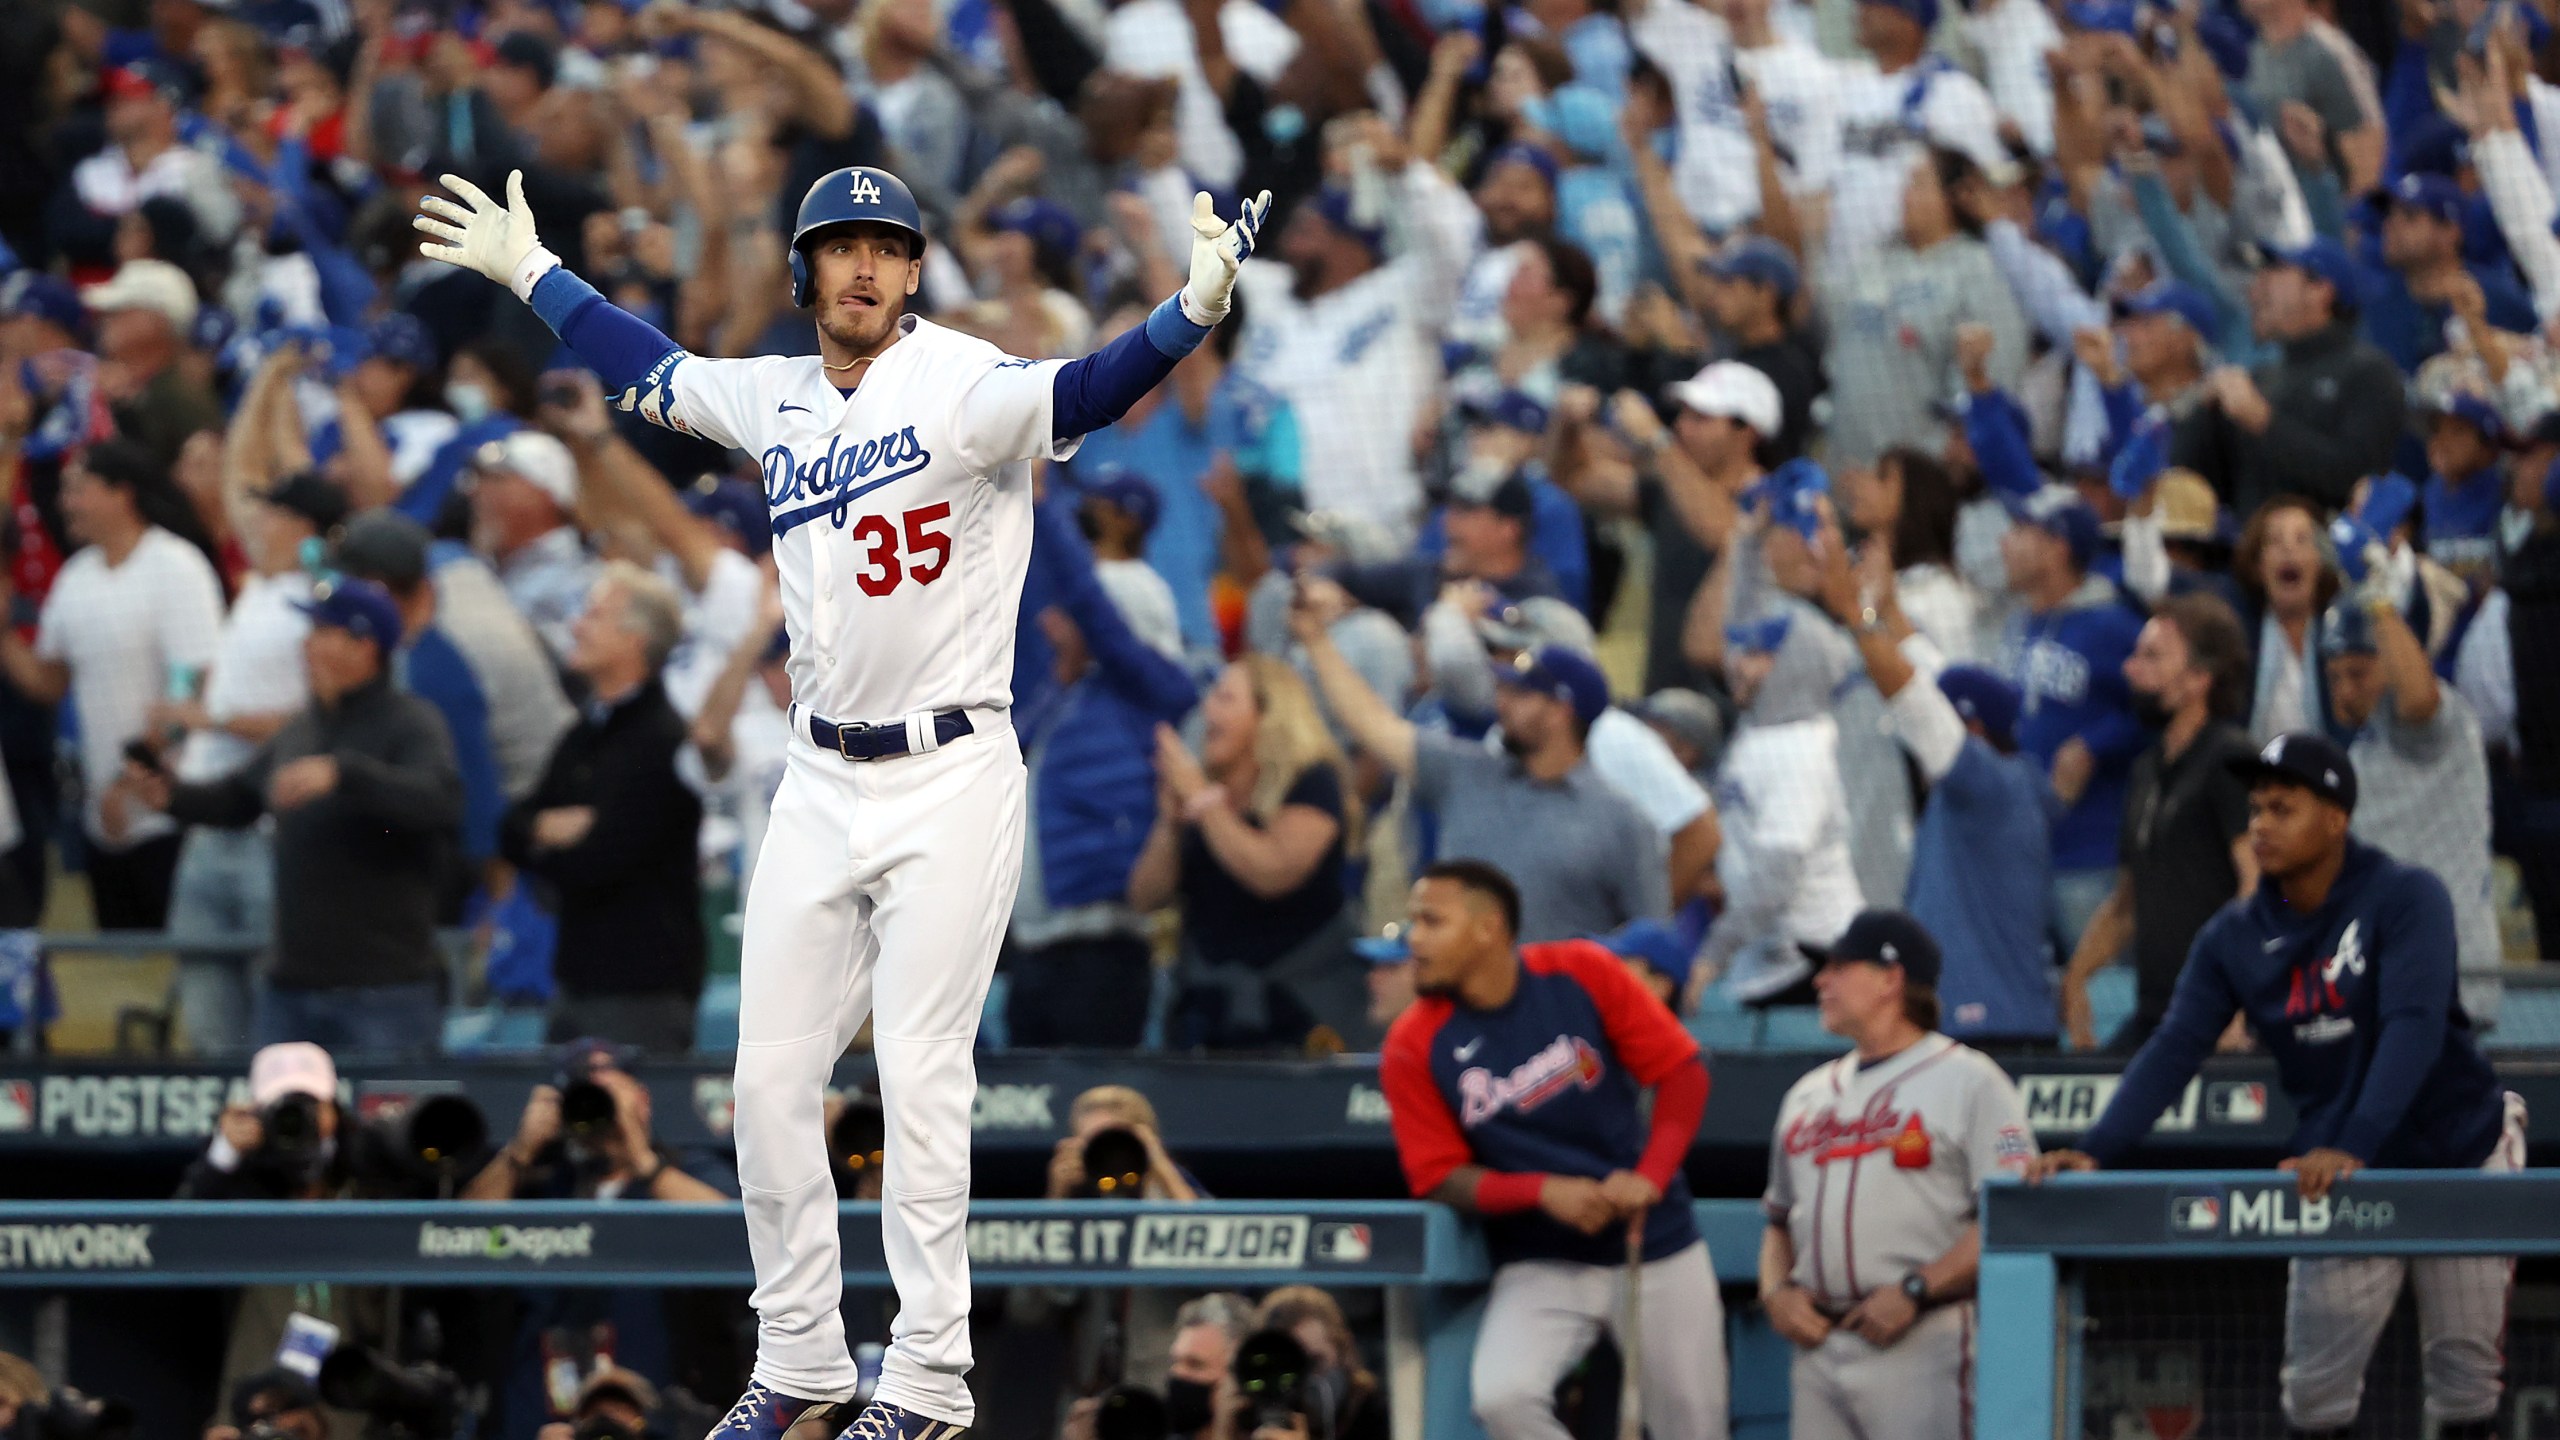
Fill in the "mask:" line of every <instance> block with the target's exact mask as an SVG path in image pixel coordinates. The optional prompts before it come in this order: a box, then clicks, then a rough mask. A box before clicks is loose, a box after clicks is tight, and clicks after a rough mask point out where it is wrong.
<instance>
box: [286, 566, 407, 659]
mask: <svg viewBox="0 0 2560 1440" xmlns="http://www.w3.org/2000/svg"><path fill="white" fill-rule="evenodd" d="M293 608H294V609H296V610H299V611H301V612H302V613H303V614H305V615H308V616H310V617H311V623H312V624H314V625H325V626H327V627H329V628H330V629H333V630H344V631H346V632H347V633H348V634H350V635H353V636H355V637H356V638H357V639H359V640H370V641H372V642H373V643H374V644H376V645H379V646H381V647H382V648H383V649H384V650H385V651H386V652H387V651H390V650H393V649H396V648H398V646H399V644H400V630H401V625H400V606H399V604H398V603H397V602H395V601H394V600H392V598H391V592H390V591H388V590H385V589H383V588H382V587H381V586H380V585H377V584H375V583H374V582H372V581H370V580H355V579H350V578H348V577H345V576H340V577H338V578H336V579H333V580H324V581H322V582H321V583H320V584H319V585H317V586H315V587H314V588H313V589H312V591H311V598H310V599H308V600H296V601H295V602H293Z"/></svg>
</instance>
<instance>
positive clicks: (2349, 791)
mask: <svg viewBox="0 0 2560 1440" xmlns="http://www.w3.org/2000/svg"><path fill="white" fill-rule="evenodd" d="M2224 764H2225V765H2226V766H2227V767H2228V768H2229V769H2230V771H2231V773H2232V774H2234V775H2237V776H2239V777H2240V778H2241V779H2243V780H2245V781H2247V782H2248V783H2250V784H2251V785H2296V786H2300V787H2301V788H2303V789H2305V790H2308V791H2310V792H2311V793H2312V794H2314V795H2317V796H2319V797H2320V798H2321V799H2323V800H2326V801H2328V802H2329V803H2330V804H2332V805H2335V806H2337V807H2338V808H2339V809H2341V810H2344V811H2346V812H2347V813H2348V814H2350V815H2352V814H2354V813H2355V808H2356V767H2355V763H2354V762H2353V761H2351V760H2349V759H2348V758H2347V752H2346V750H2345V748H2344V747H2342V746H2340V745H2339V744H2338V743H2337V742H2336V741H2334V740H2331V739H2330V738H2329V737H2328V736H2326V735H2317V734H2313V733H2312V732H2310V731H2308V730H2295V731H2291V732H2289V733H2286V734H2283V735H2279V736H2277V737H2276V738H2274V739H2273V740H2270V741H2268V742H2267V748H2265V749H2263V750H2261V751H2259V752H2258V753H2257V754H2255V755H2244V756H2241V757H2239V758H2238V759H2234V760H2228V761H2225V762H2224Z"/></svg>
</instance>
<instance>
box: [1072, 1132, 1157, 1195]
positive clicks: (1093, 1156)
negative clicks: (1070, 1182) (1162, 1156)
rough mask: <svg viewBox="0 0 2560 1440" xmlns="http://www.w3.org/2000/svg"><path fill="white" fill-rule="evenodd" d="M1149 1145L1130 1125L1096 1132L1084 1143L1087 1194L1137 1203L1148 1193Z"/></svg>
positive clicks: (1085, 1187) (1085, 1188) (1085, 1189)
mask: <svg viewBox="0 0 2560 1440" xmlns="http://www.w3.org/2000/svg"><path fill="white" fill-rule="evenodd" d="M1146 1186H1147V1142H1145V1141H1144V1140H1141V1139H1139V1138H1138V1132H1137V1131H1135V1130H1132V1129H1130V1128H1129V1127H1128V1126H1126V1125H1114V1126H1111V1127H1110V1128H1109V1129H1105V1130H1096V1131H1094V1132H1093V1135H1092V1138H1090V1139H1088V1140H1086V1141H1085V1142H1084V1194H1085V1195H1086V1196H1087V1197H1088V1198H1093V1199H1102V1200H1135V1199H1137V1198H1139V1197H1140V1196H1142V1195H1144V1194H1145V1193H1146Z"/></svg>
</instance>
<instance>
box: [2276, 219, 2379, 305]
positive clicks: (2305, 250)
mask: <svg viewBox="0 0 2560 1440" xmlns="http://www.w3.org/2000/svg"><path fill="white" fill-rule="evenodd" d="M2265 257H2266V263H2267V264H2269V265H2282V266H2285V267H2287V268H2289V269H2294V270H2299V271H2301V272H2302V273H2303V274H2305V275H2308V276H2310V277H2311V278H2312V279H2314V280H2320V281H2325V282H2327V283H2328V285H2329V286H2330V288H2332V289H2334V290H2336V291H2337V292H2338V302H2337V303H2338V308H2339V309H2340V310H2341V311H2346V310H2352V309H2354V308H2355V307H2356V304H2357V301H2358V298H2359V297H2358V295H2357V292H2356V257H2355V256H2353V255H2350V254H2348V253H2347V247H2346V246H2344V245H2341V244H2339V243H2338V242H2337V241H2335V240H2332V239H2330V238H2329V237H2328V236H2326V235H2320V236H2315V237H2313V239H2312V241H2311V243H2310V244H2308V245H2299V246H2295V247H2293V248H2292V249H2282V248H2276V247H2270V248H2268V249H2267V251H2266V252H2265Z"/></svg>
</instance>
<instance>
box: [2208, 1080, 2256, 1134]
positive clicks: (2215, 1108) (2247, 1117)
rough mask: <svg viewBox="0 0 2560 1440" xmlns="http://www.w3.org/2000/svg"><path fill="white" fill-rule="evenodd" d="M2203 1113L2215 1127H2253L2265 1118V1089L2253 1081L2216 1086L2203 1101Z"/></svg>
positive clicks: (2235, 1081)
mask: <svg viewBox="0 0 2560 1440" xmlns="http://www.w3.org/2000/svg"><path fill="white" fill-rule="evenodd" d="M2205 1113H2206V1114H2207V1115H2208V1116H2210V1117H2211V1118H2212V1120H2213V1122H2214V1123H2215V1124H2217V1125H2255V1124H2258V1123H2259V1122H2260V1121H2263V1120H2265V1119H2266V1118H2267V1087H2266V1086H2265V1085H2264V1084H2263V1083H2261V1082H2259V1081H2255V1080H2234V1081H2231V1082H2228V1083H2226V1084H2221V1085H2216V1086H2214V1087H2213V1090H2212V1092H2211V1093H2210V1094H2209V1095H2208V1096H2207V1097H2206V1099H2205Z"/></svg>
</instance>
